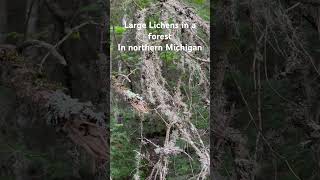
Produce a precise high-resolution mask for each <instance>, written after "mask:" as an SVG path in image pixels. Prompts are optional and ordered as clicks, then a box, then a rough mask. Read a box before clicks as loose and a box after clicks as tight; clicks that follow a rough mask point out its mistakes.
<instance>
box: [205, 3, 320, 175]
mask: <svg viewBox="0 0 320 180" xmlns="http://www.w3.org/2000/svg"><path fill="white" fill-rule="evenodd" d="M212 7H213V11H214V12H213V13H214V15H213V16H214V17H213V18H214V19H213V20H212V29H211V32H212V36H211V39H212V43H211V48H212V51H211V55H212V58H211V66H212V69H211V78H210V80H211V92H210V94H211V96H210V97H211V106H210V108H211V114H210V115H211V116H210V117H211V118H210V119H211V121H210V131H211V134H210V135H211V136H210V140H211V149H210V157H211V173H210V175H211V178H212V179H241V180H245V179H256V180H258V179H259V180H270V179H279V180H294V179H297V180H307V179H308V180H316V179H320V174H319V172H320V171H319V167H320V166H319V153H320V151H319V150H320V149H319V147H320V146H319V139H318V138H319V128H318V127H319V123H320V119H319V117H320V116H319V113H320V111H319V110H320V106H319V105H320V104H319V97H320V96H319V92H320V89H319V75H320V74H319V68H320V64H319V63H320V62H319V57H320V51H319V50H320V41H319V39H320V21H319V20H320V1H318V0H253V1H251V0H239V1H233V0H221V1H216V2H214V3H213V4H212Z"/></svg>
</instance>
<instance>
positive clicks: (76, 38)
mask: <svg viewBox="0 0 320 180" xmlns="http://www.w3.org/2000/svg"><path fill="white" fill-rule="evenodd" d="M70 38H71V39H75V40H79V39H81V36H80V32H79V31H77V32H73V33H72V34H71V36H70Z"/></svg>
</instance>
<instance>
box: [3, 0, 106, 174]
mask: <svg viewBox="0 0 320 180" xmlns="http://www.w3.org/2000/svg"><path fill="white" fill-rule="evenodd" d="M107 9H108V7H107V3H106V2H105V1H95V0H93V1H92V0H88V1H62V0H59V1H54V0H25V1H20V0H17V1H14V0H13V1H7V0H1V1H0V24H1V25H0V53H1V54H0V74H1V76H0V77H1V78H0V103H1V105H0V112H1V117H0V179H1V180H10V179H12V180H13V179H15V180H43V179H46V180H58V179H61V180H62V179H63V180H76V179H79V180H80V179H86V180H89V179H90V180H91V179H107V178H108V176H109V175H108V169H109V168H108V151H109V150H108V149H109V148H108V147H109V146H108V131H107V129H108V127H107V124H108V119H109V118H108V116H107V115H108V114H109V113H108V111H109V94H108V93H107V92H108V91H109V90H108V87H109V81H107V80H108V74H109V65H108V63H107V62H108V61H107V57H108V56H107V54H106V53H107V48H106V47H107V44H108V41H107V39H108V38H107V36H106V34H107V28H106V23H107V19H108V13H107Z"/></svg>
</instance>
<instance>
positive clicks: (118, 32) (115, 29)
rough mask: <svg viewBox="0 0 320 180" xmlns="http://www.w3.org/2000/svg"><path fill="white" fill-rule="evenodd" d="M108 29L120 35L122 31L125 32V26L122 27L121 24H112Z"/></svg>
mask: <svg viewBox="0 0 320 180" xmlns="http://www.w3.org/2000/svg"><path fill="white" fill-rule="evenodd" d="M110 31H112V33H115V34H116V35H122V34H123V33H125V32H126V28H124V27H122V26H114V28H113V27H111V28H110Z"/></svg>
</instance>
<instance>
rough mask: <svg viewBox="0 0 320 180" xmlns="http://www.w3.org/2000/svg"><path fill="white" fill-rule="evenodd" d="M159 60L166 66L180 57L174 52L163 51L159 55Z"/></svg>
mask: <svg viewBox="0 0 320 180" xmlns="http://www.w3.org/2000/svg"><path fill="white" fill-rule="evenodd" d="M160 59H162V60H163V61H165V62H166V63H168V64H172V63H173V62H174V61H175V60H178V59H180V55H179V53H177V52H175V51H163V52H161V53H160Z"/></svg>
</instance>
